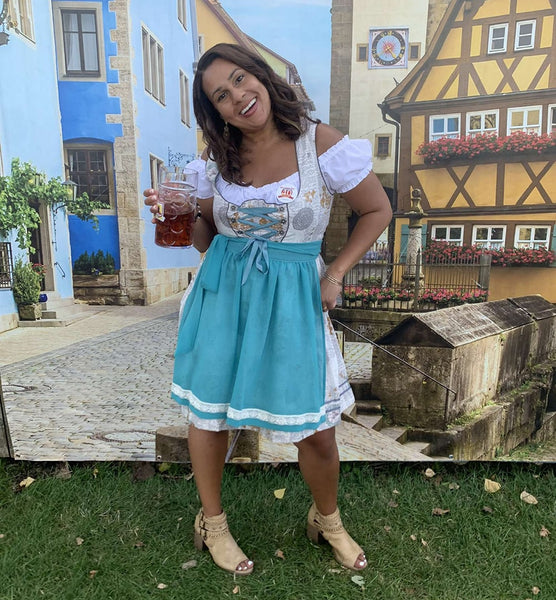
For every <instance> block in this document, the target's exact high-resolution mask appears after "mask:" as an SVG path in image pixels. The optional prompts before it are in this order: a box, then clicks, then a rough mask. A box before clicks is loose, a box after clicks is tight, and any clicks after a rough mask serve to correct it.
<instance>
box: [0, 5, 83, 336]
mask: <svg viewBox="0 0 556 600" xmlns="http://www.w3.org/2000/svg"><path fill="white" fill-rule="evenodd" d="M2 8H5V10H4V11H2ZM0 11H2V15H3V17H4V18H5V21H4V24H3V25H4V27H6V32H5V33H7V34H8V36H9V38H8V43H7V44H5V43H4V44H2V45H0V73H1V75H2V77H1V80H0V175H9V174H10V172H11V163H12V160H13V159H14V158H19V159H20V161H21V162H28V163H31V164H32V165H33V166H34V167H35V168H36V169H37V170H39V171H40V172H42V173H44V174H45V175H46V177H47V178H53V177H61V178H62V179H65V177H64V162H63V148H62V135H61V126H60V110H59V103H58V87H57V77H56V65H55V63H54V36H53V31H52V13H51V6H50V3H48V2H44V1H42V0H33V1H30V0H28V1H23V0H10V1H9V2H4V3H2V1H1V0H0ZM0 36H2V38H3V39H1V38H0V42H5V41H6V39H5V35H3V34H1V33H0ZM37 210H38V212H39V215H40V217H41V221H42V222H41V224H40V227H39V229H38V230H37V231H36V232H35V234H34V238H33V245H34V246H35V248H36V253H35V254H34V255H33V256H31V260H33V261H34V262H40V263H42V264H44V265H45V267H46V275H45V288H46V290H47V291H48V293H49V296H50V297H54V298H58V299H67V298H69V299H71V298H72V296H73V287H72V273H71V258H70V256H71V253H70V242H69V235H68V219H67V216H66V214H65V212H64V211H63V210H58V211H56V212H52V211H50V210H49V209H47V208H46V207H45V206H38V207H37ZM0 242H3V244H0V248H2V251H1V253H0V263H1V264H0V270H2V271H4V272H5V271H6V266H7V263H8V262H9V252H8V246H7V244H6V243H8V244H10V246H9V248H10V249H11V253H12V255H13V262H15V260H16V259H17V257H19V256H21V257H22V258H27V252H26V251H24V250H22V249H21V248H19V247H18V245H17V243H16V240H15V235H9V236H8V238H7V239H0ZM17 325H18V316H17V307H16V305H15V303H14V300H13V294H12V291H11V285H10V284H9V282H7V283H3V284H2V286H0V332H2V331H5V330H8V329H12V328H14V327H17Z"/></svg>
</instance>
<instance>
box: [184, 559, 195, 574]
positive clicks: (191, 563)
mask: <svg viewBox="0 0 556 600" xmlns="http://www.w3.org/2000/svg"><path fill="white" fill-rule="evenodd" d="M196 566H197V561H196V560H195V559H193V560H188V561H187V562H184V563H183V564H182V566H181V568H182V569H183V570H184V571H187V570H188V569H193V568H194V567H196Z"/></svg>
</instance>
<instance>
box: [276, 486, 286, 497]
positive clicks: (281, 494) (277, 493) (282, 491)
mask: <svg viewBox="0 0 556 600" xmlns="http://www.w3.org/2000/svg"><path fill="white" fill-rule="evenodd" d="M285 493H286V488H281V489H279V490H274V496H275V497H276V498H278V500H282V498H283V497H284V494H285Z"/></svg>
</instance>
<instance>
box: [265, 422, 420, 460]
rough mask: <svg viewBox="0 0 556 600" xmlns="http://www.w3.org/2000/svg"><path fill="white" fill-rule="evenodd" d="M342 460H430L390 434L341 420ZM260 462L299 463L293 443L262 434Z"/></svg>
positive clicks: (337, 431)
mask: <svg viewBox="0 0 556 600" xmlns="http://www.w3.org/2000/svg"><path fill="white" fill-rule="evenodd" d="M336 439H337V442H338V449H339V451H340V461H409V462H422V461H429V460H431V459H430V458H429V457H428V456H426V455H425V454H421V453H420V452H416V451H415V450H412V449H411V448H406V447H405V446H404V445H403V444H400V443H399V442H396V441H394V440H393V439H392V438H391V437H389V436H387V435H384V434H382V433H380V432H379V431H375V430H374V429H370V428H368V427H365V426H364V425H358V424H355V423H348V422H346V421H342V422H341V423H340V425H338V427H337V428H336ZM259 462H269V463H274V462H297V449H296V448H295V446H294V445H293V444H272V443H270V442H268V441H267V440H265V439H264V438H263V437H261V439H260V442H259Z"/></svg>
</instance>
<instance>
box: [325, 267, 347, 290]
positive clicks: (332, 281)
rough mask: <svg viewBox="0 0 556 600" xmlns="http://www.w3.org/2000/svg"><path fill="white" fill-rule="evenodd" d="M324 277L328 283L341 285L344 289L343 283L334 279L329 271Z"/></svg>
mask: <svg viewBox="0 0 556 600" xmlns="http://www.w3.org/2000/svg"><path fill="white" fill-rule="evenodd" d="M323 277H324V279H326V281H330V283H333V284H335V285H339V286H340V287H342V286H343V285H344V283H343V281H340V280H339V279H336V278H335V277H332V275H330V273H329V272H328V271H326V272H325V273H324V275H323Z"/></svg>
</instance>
